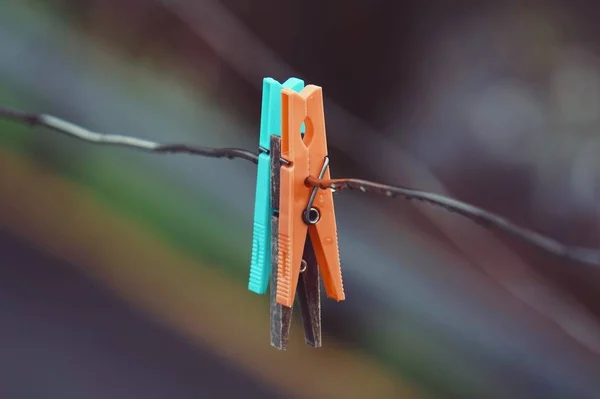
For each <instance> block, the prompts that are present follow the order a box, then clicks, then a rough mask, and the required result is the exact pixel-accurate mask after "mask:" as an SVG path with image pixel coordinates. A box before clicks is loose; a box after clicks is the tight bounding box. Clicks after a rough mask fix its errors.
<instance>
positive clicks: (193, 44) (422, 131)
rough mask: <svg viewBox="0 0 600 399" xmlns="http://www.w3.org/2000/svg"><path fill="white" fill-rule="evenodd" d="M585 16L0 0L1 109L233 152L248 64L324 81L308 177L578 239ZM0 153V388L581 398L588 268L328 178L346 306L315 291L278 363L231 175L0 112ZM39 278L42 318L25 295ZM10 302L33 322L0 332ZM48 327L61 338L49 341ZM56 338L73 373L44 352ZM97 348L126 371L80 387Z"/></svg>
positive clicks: (509, 8) (593, 233) (248, 207)
mask: <svg viewBox="0 0 600 399" xmlns="http://www.w3.org/2000/svg"><path fill="white" fill-rule="evenodd" d="M598 8H599V6H598V5H597V4H594V3H593V2H566V1H562V2H561V1H550V2H544V3H541V2H533V1H517V0H515V1H492V0H490V1H484V2H475V1H452V2H441V1H438V2H436V1H431V0H430V1H422V2H395V1H383V0H373V1H371V2H365V1H357V0H348V1H345V2H340V1H325V2H317V1H306V2H303V3H302V4H299V3H293V2H276V1H270V0H265V1H249V0H248V1H240V0H225V1H217V0H210V1H209V0H198V1H182V0H179V1H177V0H169V1H167V0H163V1H158V0H155V1H152V0H119V1H117V0H96V1H88V0H85V1H82V0H78V1H75V0H61V1H58V0H57V1H35V0H26V1H18V2H17V1H12V2H11V1H9V2H6V3H4V4H2V5H0V101H1V103H2V104H4V105H9V106H14V107H18V108H22V109H27V110H31V111H39V112H46V113H51V114H54V115H56V116H59V117H62V118H65V119H67V120H70V121H73V122H75V123H78V124H81V125H83V126H86V127H89V128H90V129H93V130H96V131H102V132H110V133H123V134H131V135H135V136H140V137H146V138H149V139H152V140H157V141H161V142H190V143H196V144H200V145H207V146H209V145H210V146H219V147H243V148H247V149H253V148H255V147H256V145H257V138H258V122H259V112H260V96H261V93H260V89H261V87H262V79H263V78H264V77H265V76H271V77H273V78H275V79H278V80H280V81H283V80H285V79H287V78H288V77H290V76H295V77H299V78H302V79H304V80H305V81H306V82H307V83H309V84H316V85H319V86H322V87H323V90H324V93H325V96H326V99H325V108H326V118H327V129H328V131H327V133H328V143H329V147H330V150H329V151H330V156H331V165H332V177H357V178H367V179H371V180H376V181H381V182H386V183H390V184H398V185H402V186H409V187H412V188H417V189H423V190H429V191H433V192H437V193H440V194H445V195H449V196H452V197H455V198H458V199H460V200H463V201H466V202H469V203H472V204H474V205H477V206H479V207H482V208H484V209H487V210H490V211H493V212H495V213H497V214H499V215H502V216H504V217H506V218H508V219H510V220H513V221H515V222H517V223H518V224H520V225H521V226H525V227H528V228H531V229H533V230H536V231H539V232H540V233H543V234H545V235H548V236H550V237H553V238H555V239H557V240H559V241H561V242H564V243H566V244H569V245H577V246H585V247H593V248H600V234H599V233H600V158H599V157H598V155H597V154H598V151H600V134H599V133H598V129H599V128H600V58H599V54H600V53H599V51H600V48H599V47H598V46H599V44H600V41H599V38H600V36H599V34H600V31H599V28H598V27H597V24H596V19H597V18H596V16H597V15H598V11H599V10H598ZM0 144H1V147H0V150H1V152H0V170H2V172H0V207H1V208H2V212H1V213H0V226H2V228H3V229H4V231H5V233H4V234H3V236H2V238H1V239H0V242H1V243H2V247H1V248H2V249H1V251H0V256H1V258H2V260H3V262H2V264H3V267H2V268H3V269H5V270H3V271H2V272H3V273H7V277H6V278H5V279H3V280H4V285H5V287H4V288H1V289H0V295H2V296H3V298H4V301H3V302H4V305H3V309H4V312H3V315H4V316H3V318H4V320H3V321H2V326H6V336H5V339H4V344H5V345H6V347H5V349H4V350H3V353H5V356H4V357H3V361H4V363H3V364H1V366H0V367H2V368H6V369H7V370H10V371H11V373H9V374H7V375H10V377H7V379H6V380H5V381H6V387H7V388H6V392H7V394H6V395H8V396H6V397H9V398H30V397H31V398H34V397H82V396H83V397H111V398H117V397H138V396H144V397H156V398H159V397H160V398H162V397H165V398H166V397H182V398H184V397H211V398H212V397H230V396H233V395H242V394H244V395H249V397H265V398H267V397H307V398H308V397H323V398H336V397H340V398H341V397H344V398H349V397H357V398H362V397H378V398H384V397H390V398H396V397H415V398H416V397H436V398H437V397H439V398H567V397H568V398H596V397H598V394H597V392H599V389H600V379H599V377H600V324H599V317H600V288H599V287H600V271H598V270H597V269H594V268H591V267H589V266H586V265H581V264H575V263H573V262H568V261H565V260H563V259H560V258H557V257H554V256H552V255H549V254H545V253H542V252H540V251H538V250H536V249H532V248H529V247H528V246H526V245H524V244H522V243H520V242H518V241H517V240H515V239H512V238H506V237H504V236H502V235H501V234H499V233H496V232H493V231H489V230H486V229H484V228H482V227H480V226H477V225H474V224H473V223H471V222H470V221H468V220H463V219H462V218H460V217H459V216H457V215H453V214H448V213H446V212H444V211H443V210H437V209H433V208H430V207H429V206H427V205H422V204H412V203H408V202H405V201H401V200H395V201H393V200H389V199H386V198H377V197H374V196H367V195H363V194H359V193H345V192H344V193H343V194H340V195H338V196H336V212H337V213H336V214H337V219H338V228H339V239H340V249H341V257H342V262H343V266H344V276H345V286H346V290H347V297H348V300H347V301H345V302H342V303H333V302H332V301H326V303H325V304H324V315H323V318H324V326H325V329H326V339H325V340H324V345H325V348H323V350H319V351H311V350H310V348H308V347H304V346H303V345H302V343H301V342H298V343H297V344H298V345H297V346H295V347H294V348H293V349H291V350H290V351H288V352H286V353H277V352H276V351H275V350H274V349H272V348H270V347H269V345H268V333H267V325H266V324H265V323H268V321H267V320H268V314H267V309H268V306H267V304H266V299H265V298H258V297H256V296H255V295H254V294H251V293H250V292H247V291H246V288H245V286H246V279H247V273H248V267H249V255H250V253H249V252H250V235H251V223H252V221H251V217H252V209H253V208H252V202H253V198H254V179H255V170H254V168H250V167H249V166H248V165H242V164H240V162H238V161H224V160H210V159H197V158H190V157H187V156H181V157H175V156H171V157H159V156H156V155H148V154H138V153H131V152H130V151H129V150H123V149H111V148H101V147H95V146H92V145H90V144H87V143H79V142H73V140H72V139H69V138H65V137H60V136H55V135H52V134H50V133H49V132H48V131H45V130H43V129H33V130H32V129H29V128H27V127H21V126H17V125H15V124H13V123H9V122H3V121H0ZM100 215H102V216H100ZM15 237H19V238H18V239H17V238H15ZM25 242H27V243H28V244H24V243H25ZM35 248H37V249H35ZM38 249H39V250H40V251H42V252H43V253H46V254H47V255H40V254H39V253H38ZM57 259H59V260H57ZM63 263H68V264H69V266H66V265H64V264H63ZM17 265H23V266H22V267H17ZM67 270H68V271H67ZM40 273H43V275H46V276H47V277H45V278H44V279H39V278H35V279H33V278H32V276H38V275H39V274H40ZM85 275H87V276H94V278H96V279H97V280H98V287H96V286H95V285H94V288H93V289H92V288H89V284H90V283H89V280H87V278H89V277H84V276H85ZM9 280H10V282H9ZM209 281H210V282H209ZM12 282H14V285H13V283H12ZM49 285H52V286H54V285H56V286H57V287H63V288H61V289H58V291H53V290H50V289H47V287H48V286H49ZM101 286H102V287H104V288H100V287H101ZM11 287H14V289H13V288H11ZM19 287H20V288H19ZM27 287H29V288H27ZM36 287H37V288H36ZM44 287H46V288H44ZM28 289H29V290H31V291H35V292H36V295H35V296H31V297H27V301H28V302H27V304H28V306H25V305H23V303H22V302H23V300H24V299H23V298H24V297H25V296H26V295H25V294H23V293H24V292H26V291H27V290H28ZM96 290H97V291H98V292H96ZM103 290H105V291H103ZM100 291H102V292H101V293H100ZM58 293H60V295H61V298H63V299H62V300H63V301H64V303H65V305H58V303H56V304H55V305H54V306H56V307H61V308H64V309H67V310H65V312H64V314H63V313H61V314H60V315H58V314H55V313H53V312H49V311H47V309H46V308H45V306H46V305H47V304H48V303H52V302H51V301H52V300H55V297H56V296H57V295H58ZM67 303H69V304H70V305H69V306H67V305H66V304H67ZM85 304H90V309H91V310H87V306H86V305H85ZM84 308H85V310H84ZM17 309H23V310H22V312H21V311H18V313H19V314H22V315H23V316H22V317H23V320H24V322H23V323H25V324H26V325H27V326H28V327H27V329H29V330H35V331H36V332H37V333H36V334H22V333H21V332H20V331H19V329H21V328H23V327H22V326H21V325H20V323H14V322H11V320H13V318H14V316H11V314H12V315H14V314H15V312H17ZM68 309H70V310H68ZM83 314H85V315H86V317H85V318H84V317H83V316H82V315H83ZM41 315H44V316H43V317H42V316H41ZM254 315H256V317H255V316H254ZM88 317H89V319H88ZM92 321H93V323H102V325H103V326H104V327H103V328H102V330H101V331H98V332H97V333H94V331H93V328H91V327H90V326H89V323H92ZM65 326H68V331H70V333H71V334H73V336H74V337H77V338H76V339H74V340H72V342H69V341H66V342H63V341H60V345H57V340H58V339H59V337H58V335H57V333H56V332H55V333H54V335H53V333H52V331H57V330H56V329H59V331H63V330H64V329H65V328H66V327H65ZM296 327H297V326H296ZM60 329H63V330H60ZM223 329H227V331H225V332H224V331H223ZM142 331H145V332H143V333H142ZM242 331H243V332H245V333H244V334H242ZM298 331H300V330H299V329H298V330H294V332H295V334H293V337H294V339H295V340H298V341H301V339H300V337H301V335H300V333H299V332H298ZM142 334H147V335H142ZM182 337H185V338H182ZM185 340H188V341H190V345H189V346H186V345H187V344H184V343H183V342H184V341H185ZM82 341H83V342H82ZM12 342H14V345H13V344H12ZM71 344H72V345H71ZM32 348H37V350H33V349H32ZM79 351H81V352H84V353H85V352H87V351H89V352H90V355H89V356H87V357H86V358H87V359H88V360H87V361H86V360H85V359H82V358H77V360H75V359H73V358H69V360H65V359H63V357H62V355H61V353H62V352H65V353H69V352H79ZM97 352H98V354H97V355H95V354H96V353H97ZM40 353H43V356H44V357H45V358H47V360H46V361H47V365H44V364H45V363H44V364H42V365H40V366H39V368H38V369H37V370H36V372H35V373H32V374H31V375H28V376H27V378H29V379H30V380H31V381H30V383H29V384H30V385H31V387H28V388H25V387H24V385H23V384H21V383H20V382H19V381H22V380H23V379H24V378H25V375H26V374H27V373H28V370H29V369H28V367H27V366H25V365H24V364H29V362H35V359H36V358H38V357H39V356H42V355H41V354H40ZM100 353H102V354H100ZM141 353H144V355H141ZM96 356H102V363H101V365H96V362H95V360H93V359H95V358H96ZM123 356H126V360H123ZM217 358H218V359H221V360H215V359H217ZM48 359H50V360H48ZM25 360H27V362H25V363H23V362H24V361H25ZM74 362H78V363H79V364H80V365H79V366H78V368H81V369H80V371H81V372H84V373H87V374H86V375H87V376H88V377H87V379H85V381H86V385H85V386H84V388H82V387H81V386H76V385H73V383H72V381H70V380H69V379H70V378H71V379H77V378H78V377H77V374H76V372H75V371H76V370H72V369H71V367H74V366H73V363H74ZM122 362H127V364H128V369H130V370H131V373H129V372H127V371H123V372H122V373H116V372H115V373H111V374H108V375H105V376H104V377H102V375H103V374H102V373H103V371H102V370H107V369H110V368H111V364H115V365H117V364H121V363H122ZM15 364H21V366H20V367H13V365H15ZM158 364H160V367H159V366H158ZM96 367H97V368H96ZM115 367H116V366H115ZM119 367H123V366H119ZM46 368H50V369H53V370H54V373H55V374H53V377H52V379H53V381H54V383H53V385H48V384H47V383H45V382H44V381H46V380H47V379H49V378H50V377H49V375H48V374H45V373H44V369H46ZM194 373H195V374H196V375H197V378H196V379H195V378H194V377H193V375H194ZM129 374H131V375H129ZM94 375H99V377H98V378H92V377H91V376H94ZM61 381H62V382H61ZM9 382H10V384H9ZM150 382H151V383H150ZM0 383H1V382H0ZM2 385H4V383H2ZM32 387H47V388H44V391H40V390H39V389H38V390H36V389H37V388H35V389H34V388H32ZM218 387H222V391H219V388H218ZM309 387H310V388H309ZM40 389H41V388H40ZM80 389H87V390H88V391H87V392H88V394H87V395H86V394H84V393H83V392H85V391H84V390H80ZM0 392H2V387H0ZM91 392H93V394H92V393H91ZM268 392H276V393H268ZM94 395H96V396H94ZM252 395H255V396H252ZM269 395H272V396H269ZM275 395H280V396H275Z"/></svg>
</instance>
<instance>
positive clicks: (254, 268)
mask: <svg viewBox="0 0 600 399" xmlns="http://www.w3.org/2000/svg"><path fill="white" fill-rule="evenodd" d="M303 87H304V81H303V80H301V79H298V78H289V79H288V80H286V81H285V83H283V84H281V83H279V82H278V81H276V80H275V79H273V78H264V79H263V91H262V107H261V116H260V138H259V146H260V148H259V150H260V153H259V155H258V168H257V176H256V194H255V202H254V227H253V232H252V260H251V263H250V278H249V281H248V289H249V290H250V291H252V292H255V293H257V294H264V293H265V292H266V291H267V287H268V284H269V276H270V274H271V215H272V214H273V210H272V208H271V198H270V197H271V195H270V190H271V160H270V156H269V152H270V149H271V144H270V137H271V135H275V136H278V137H280V136H281V91H282V90H283V89H284V88H285V89H289V90H292V91H296V92H297V91H300V90H302V88H303Z"/></svg>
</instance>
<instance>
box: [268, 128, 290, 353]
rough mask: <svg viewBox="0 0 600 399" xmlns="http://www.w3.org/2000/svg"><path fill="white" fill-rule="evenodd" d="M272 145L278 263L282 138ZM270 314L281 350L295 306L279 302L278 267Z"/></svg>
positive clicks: (274, 343) (273, 237) (273, 274)
mask: <svg viewBox="0 0 600 399" xmlns="http://www.w3.org/2000/svg"><path fill="white" fill-rule="evenodd" d="M270 147H271V154H270V156H271V182H272V184H271V208H272V209H273V210H274V211H275V214H274V215H273V216H272V217H271V263H272V264H273V265H276V264H277V257H278V244H279V243H278V239H277V238H278V235H279V216H278V215H277V211H278V210H279V171H280V168H281V160H280V157H281V139H280V138H279V137H276V136H271V138H270ZM269 287H270V295H269V304H270V315H271V345H272V346H274V347H275V348H277V349H279V350H285V349H286V348H287V343H288V338H289V336H290V326H291V322H292V311H293V308H291V307H287V306H283V305H281V304H279V303H277V268H276V267H273V268H272V269H271V281H270V284H269Z"/></svg>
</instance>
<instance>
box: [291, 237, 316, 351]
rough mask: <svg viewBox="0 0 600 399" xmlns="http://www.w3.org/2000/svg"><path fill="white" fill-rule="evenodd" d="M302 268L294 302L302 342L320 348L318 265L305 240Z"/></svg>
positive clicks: (312, 251)
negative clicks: (300, 323)
mask: <svg viewBox="0 0 600 399" xmlns="http://www.w3.org/2000/svg"><path fill="white" fill-rule="evenodd" d="M302 259H303V263H304V264H303V265H302V266H303V268H301V269H300V270H301V272H300V281H299V283H298V291H297V292H296V302H298V304H299V305H300V310H301V313H302V324H303V325H304V340H305V341H306V344H307V345H310V346H312V347H314V348H320V347H321V346H322V339H321V286H320V284H319V265H318V264H317V258H316V256H315V250H314V249H313V246H312V243H311V240H306V243H305V244H304V253H303V255H302Z"/></svg>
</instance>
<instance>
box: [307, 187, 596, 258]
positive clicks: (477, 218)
mask: <svg viewBox="0 0 600 399" xmlns="http://www.w3.org/2000/svg"><path fill="white" fill-rule="evenodd" d="M306 184H307V185H309V186H312V187H319V188H321V189H326V188H329V189H335V190H339V191H341V190H343V189H346V188H347V189H349V190H359V191H361V192H363V193H365V192H369V193H374V194H379V195H385V196H387V197H391V198H395V197H404V198H406V199H409V200H417V201H423V202H427V203H429V204H432V205H436V206H440V207H442V208H444V209H446V210H447V211H450V212H456V213H458V214H460V215H461V216H465V217H467V218H469V219H471V220H473V221H474V222H476V223H478V224H481V225H482V226H484V227H487V228H497V229H499V230H501V231H504V232H505V233H508V234H510V235H512V236H514V237H516V238H518V239H520V240H522V241H525V242H527V243H528V244H530V245H533V246H535V247H538V248H540V249H543V250H544V251H547V252H550V253H552V254H554V255H557V256H560V257H565V258H568V259H572V260H576V261H579V262H583V263H588V264H591V265H600V251H599V250H595V249H588V248H581V247H572V246H567V245H564V244H561V243H559V242H558V241H556V240H553V239H551V238H548V237H545V236H543V235H541V234H539V233H536V232H535V231H532V230H529V229H526V228H524V227H520V226H517V225H515V224H514V223H512V222H510V221H509V220H508V219H505V218H503V217H501V216H498V215H494V214H493V213H490V212H487V211H485V210H483V209H481V208H478V207H476V206H473V205H469V204H467V203H464V202H461V201H458V200H455V199H452V198H448V197H445V196H443V195H439V194H435V193H430V192H426V191H420V190H414V189H411V188H406V187H399V186H390V185H386V184H381V183H375V182H371V181H367V180H359V179H330V180H323V179H316V178H314V177H312V176H311V177H308V178H307V179H306Z"/></svg>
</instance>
